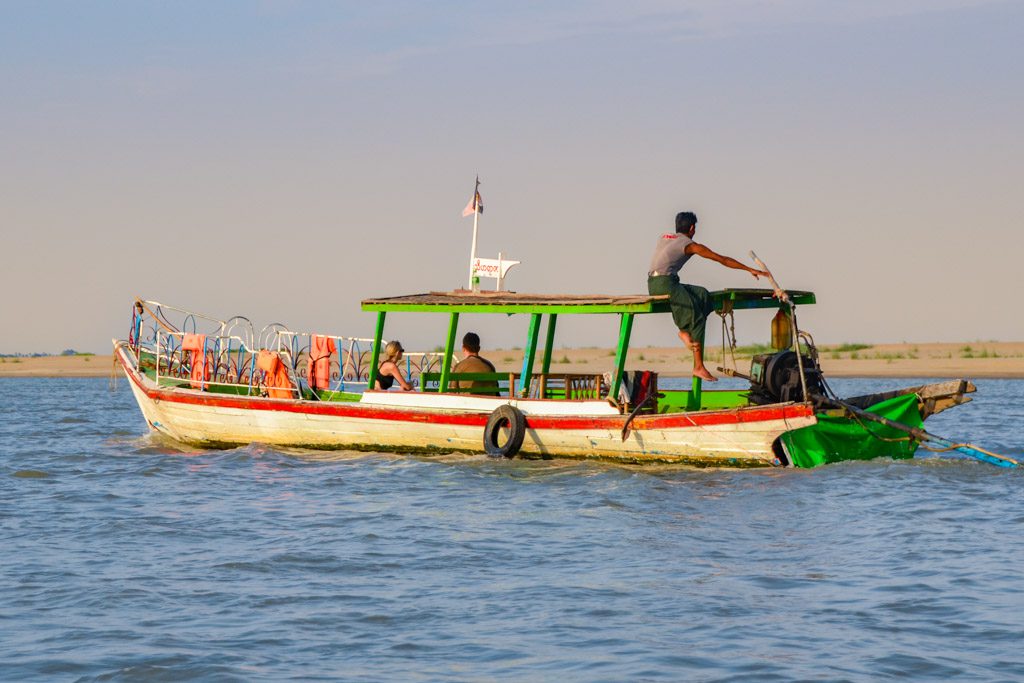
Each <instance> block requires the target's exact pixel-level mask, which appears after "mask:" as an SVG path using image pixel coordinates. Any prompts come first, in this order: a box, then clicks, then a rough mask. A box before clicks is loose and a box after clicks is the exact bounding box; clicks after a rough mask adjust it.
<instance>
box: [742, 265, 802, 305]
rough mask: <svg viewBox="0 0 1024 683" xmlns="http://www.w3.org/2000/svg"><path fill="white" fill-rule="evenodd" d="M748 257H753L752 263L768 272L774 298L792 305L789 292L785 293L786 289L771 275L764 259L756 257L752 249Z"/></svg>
mask: <svg viewBox="0 0 1024 683" xmlns="http://www.w3.org/2000/svg"><path fill="white" fill-rule="evenodd" d="M750 258H752V259H754V263H756V264H757V267H758V268H760V269H761V270H763V271H764V272H766V273H768V282H770V283H772V288H774V289H775V298H777V299H778V300H779V301H781V302H782V303H784V304H789V305H790V307H792V306H793V302H792V301H790V299H789V294H787V293H786V290H784V289H783V288H782V286H781V285H780V284H779V283H778V282H776V281H775V276H774V275H772V271H770V270H768V266H766V265H765V264H764V261H762V260H761V259H759V258H757V254H755V253H754V252H753V251H751V252H750Z"/></svg>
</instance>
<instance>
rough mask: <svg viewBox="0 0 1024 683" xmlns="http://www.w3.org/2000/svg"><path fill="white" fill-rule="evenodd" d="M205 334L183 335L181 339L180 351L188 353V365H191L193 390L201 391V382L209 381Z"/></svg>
mask: <svg viewBox="0 0 1024 683" xmlns="http://www.w3.org/2000/svg"><path fill="white" fill-rule="evenodd" d="M205 349H206V335H205V334H185V335H182V337H181V350H182V351H188V355H189V363H191V365H192V373H191V381H190V382H189V385H190V386H191V387H192V388H193V389H201V388H202V387H203V382H209V381H210V363H209V362H208V359H207V357H206V356H207V354H206V353H204V351H205Z"/></svg>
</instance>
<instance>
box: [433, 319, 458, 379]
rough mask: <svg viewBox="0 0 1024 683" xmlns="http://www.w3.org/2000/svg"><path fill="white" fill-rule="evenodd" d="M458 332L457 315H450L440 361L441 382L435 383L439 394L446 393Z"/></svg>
mask: <svg viewBox="0 0 1024 683" xmlns="http://www.w3.org/2000/svg"><path fill="white" fill-rule="evenodd" d="M458 331H459V314H458V313H452V315H451V318H449V319H448V339H447V340H445V343H444V358H442V359H441V381H440V382H438V383H437V390H438V392H440V393H442V394H443V393H444V392H446V391H448V377H449V376H450V375H451V373H452V354H453V353H455V335H456V334H457V333H458Z"/></svg>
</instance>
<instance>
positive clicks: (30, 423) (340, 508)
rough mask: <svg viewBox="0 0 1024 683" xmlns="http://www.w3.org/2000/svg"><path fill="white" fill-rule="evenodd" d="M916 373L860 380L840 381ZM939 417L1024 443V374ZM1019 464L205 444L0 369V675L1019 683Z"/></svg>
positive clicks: (966, 436) (953, 425)
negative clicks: (648, 464)
mask: <svg viewBox="0 0 1024 683" xmlns="http://www.w3.org/2000/svg"><path fill="white" fill-rule="evenodd" d="M913 383H915V382H914V381H913V380H909V381H908V380H856V379H850V380H835V381H833V386H835V387H836V388H837V390H839V391H840V393H842V394H845V395H852V394H857V393H865V392H867V391H870V390H872V389H873V388H895V387H897V386H902V385H908V384H913ZM977 384H978V388H979V392H978V394H977V395H976V396H977V398H976V400H975V402H974V403H972V404H970V405H967V406H962V407H960V408H957V409H954V410H951V411H948V412H946V413H943V414H942V415H939V416H936V417H935V418H933V419H932V420H929V423H928V426H929V428H930V429H931V431H933V432H935V433H937V434H940V435H943V436H947V437H950V438H953V439H960V440H973V441H975V442H977V443H979V444H980V445H982V446H984V447H987V448H989V449H991V450H994V451H996V452H1000V453H1003V454H1005V455H1009V456H1012V457H1013V456H1015V457H1018V458H1020V457H1022V456H1024V429H1022V423H1024V381H1020V380H982V381H978V382H977ZM1022 527H1024V469H1021V470H1004V469H1000V468H996V467H992V466H990V465H985V464H982V463H978V462H975V461H971V460H960V459H950V458H936V457H932V458H924V459H915V460H912V461H899V462H894V461H890V460H877V461H872V462H867V463H862V462H857V463H843V464H839V465H832V466H828V467H823V468H819V469H816V470H763V471H725V470H693V469H682V468H624V467H617V466H610V465H603V464H597V463H578V462H571V461H546V462H531V461H519V460H511V461H504V460H493V459H488V458H486V457H482V456H481V457H468V456H451V457H443V458H417V457H409V456H398V455H393V454H388V453H376V454H367V453H360V454H356V453H330V454H326V453H309V452H283V451H281V450H276V449H272V448H268V447H265V446H261V445H254V446H249V447H246V448H239V449H235V450H229V451H194V450H189V449H181V448H178V447H175V446H174V445H173V444H172V443H168V442H161V441H159V440H157V439H156V438H155V437H152V436H149V435H148V434H147V431H146V427H145V423H144V422H143V419H142V417H141V415H140V413H139V411H138V409H137V407H136V406H135V404H134V401H133V399H132V397H131V394H130V392H129V390H128V388H127V386H126V384H125V382H124V381H123V380H122V381H121V382H120V385H119V386H118V387H117V389H116V391H115V392H114V393H110V392H109V391H108V386H107V381H106V380H96V379H4V380H0V679H3V680H5V681H7V680H97V681H122V680H124V681H128V680H143V679H144V680H155V681H179V680H183V679H188V680H196V679H204V680H225V681H231V680H239V681H251V680H282V679H289V678H295V679H303V680H308V679H343V680H354V681H393V680H402V681H433V680H446V681H479V680H516V681H530V680H538V681H541V680H550V679H553V678H556V677H557V678H558V679H560V680H561V681H627V680H628V681H638V680H666V681H678V680H693V681H772V680H785V681H788V680H794V679H817V680H853V681H867V680H877V679H882V678H896V677H898V678H909V679H916V680H927V681H935V680H944V679H956V680H983V681H993V680H1007V681H1012V680H1024V580H1022V578H1021V568H1022V567H1024V535H1022V533H1021V530H1022Z"/></svg>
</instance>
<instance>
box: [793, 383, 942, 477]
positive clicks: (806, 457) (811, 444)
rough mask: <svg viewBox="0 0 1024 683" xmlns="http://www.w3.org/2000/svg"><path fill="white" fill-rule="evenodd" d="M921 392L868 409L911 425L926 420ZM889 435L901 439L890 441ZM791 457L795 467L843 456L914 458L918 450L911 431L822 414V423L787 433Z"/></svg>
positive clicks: (861, 458)
mask: <svg viewBox="0 0 1024 683" xmlns="http://www.w3.org/2000/svg"><path fill="white" fill-rule="evenodd" d="M917 401H918V399H917V396H916V395H914V394H910V395H909V396H897V397H896V398H891V399H889V400H888V401H882V402H881V403H876V404H875V405H873V406H871V407H870V408H868V412H870V413H875V414H876V415H881V416H882V417H887V418H889V419H890V420H893V421H894V422H900V423H903V424H905V425H907V426H908V427H920V426H921V425H922V424H923V422H924V421H923V420H922V419H921V413H920V412H919V411H918V409H917ZM885 439H897V440H896V441H886V440H885ZM782 441H783V443H784V444H785V445H786V450H787V452H788V453H789V457H790V459H791V460H792V461H793V465H794V466H795V467H817V466H818V465H825V464H827V463H832V462H841V461H843V460H870V459H871V458H880V457H890V458H910V457H913V455H914V451H915V450H917V442H916V441H908V440H907V435H906V434H905V433H903V432H900V431H897V430H895V429H892V428H890V427H886V426H885V425H880V424H878V423H877V422H866V421H864V422H863V423H861V422H858V421H857V420H856V419H853V418H849V417H830V416H825V415H819V416H818V424H816V425H812V426H810V427H804V428H803V429H797V430H795V431H792V432H789V433H787V434H783V436H782Z"/></svg>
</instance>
